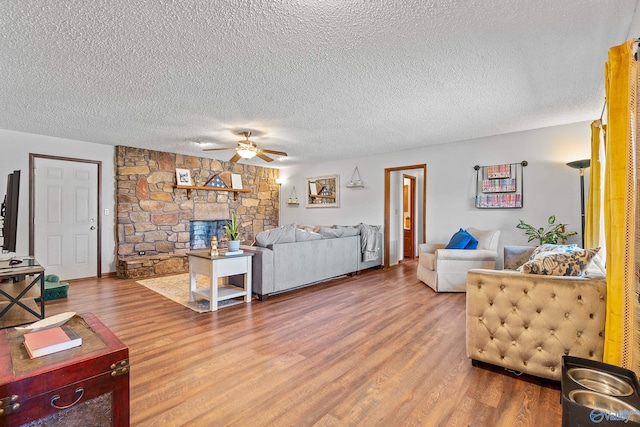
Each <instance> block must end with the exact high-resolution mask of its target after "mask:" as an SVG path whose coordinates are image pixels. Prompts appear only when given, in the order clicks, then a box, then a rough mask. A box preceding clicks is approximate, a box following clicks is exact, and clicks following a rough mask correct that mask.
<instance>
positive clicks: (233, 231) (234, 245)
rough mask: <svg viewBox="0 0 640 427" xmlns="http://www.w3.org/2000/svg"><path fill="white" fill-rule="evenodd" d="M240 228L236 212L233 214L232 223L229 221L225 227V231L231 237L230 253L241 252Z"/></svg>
mask: <svg viewBox="0 0 640 427" xmlns="http://www.w3.org/2000/svg"><path fill="white" fill-rule="evenodd" d="M239 228H240V223H239V222H238V217H237V216H236V213H235V212H231V221H228V222H227V224H226V225H225V226H224V231H225V232H226V233H227V236H228V237H229V251H230V252H234V251H238V250H240V240H238V237H239V236H240V232H239V231H238V229H239Z"/></svg>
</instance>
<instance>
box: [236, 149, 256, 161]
mask: <svg viewBox="0 0 640 427" xmlns="http://www.w3.org/2000/svg"><path fill="white" fill-rule="evenodd" d="M238 154H239V155H240V157H242V158H243V159H251V158H253V157H255V156H256V154H257V153H256V150H251V149H248V148H243V149H240V150H238Z"/></svg>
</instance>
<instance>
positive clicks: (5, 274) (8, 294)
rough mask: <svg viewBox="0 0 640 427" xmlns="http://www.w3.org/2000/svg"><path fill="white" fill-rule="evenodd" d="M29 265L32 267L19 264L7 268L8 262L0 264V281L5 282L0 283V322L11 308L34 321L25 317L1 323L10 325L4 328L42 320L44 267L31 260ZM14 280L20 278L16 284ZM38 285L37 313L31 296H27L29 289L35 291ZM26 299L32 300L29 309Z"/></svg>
mask: <svg viewBox="0 0 640 427" xmlns="http://www.w3.org/2000/svg"><path fill="white" fill-rule="evenodd" d="M31 263H32V265H27V266H24V267H22V266H21V265H20V264H18V265H17V266H15V267H9V264H8V261H7V262H4V261H3V262H2V263H0V279H5V280H7V281H6V282H2V283H0V321H3V320H4V319H3V316H5V314H7V313H8V312H9V310H10V309H11V307H13V306H18V307H21V308H22V309H24V310H25V311H26V312H27V313H28V314H30V315H32V316H33V317H35V319H34V318H29V317H25V318H24V319H22V320H17V321H15V322H3V324H4V323H11V324H10V325H5V327H8V326H18V325H23V324H26V323H32V322H34V321H36V320H40V319H44V304H45V302H44V298H43V296H44V267H42V266H41V265H39V264H38V262H37V261H36V260H34V259H31ZM5 264H6V266H5ZM15 278H20V279H21V280H19V281H17V282H16V281H15ZM38 284H39V285H40V292H39V293H40V295H39V296H40V310H39V311H40V312H39V313H38V311H37V307H36V306H35V302H33V296H32V295H30V294H29V291H30V290H31V289H37V285H38ZM28 298H32V304H31V305H32V306H31V307H30V306H29V305H28V303H29V301H28ZM12 320H13V319H12Z"/></svg>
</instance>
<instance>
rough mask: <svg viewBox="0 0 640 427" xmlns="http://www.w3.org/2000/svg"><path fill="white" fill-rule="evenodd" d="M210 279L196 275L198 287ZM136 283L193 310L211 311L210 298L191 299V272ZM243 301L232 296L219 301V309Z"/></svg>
mask: <svg viewBox="0 0 640 427" xmlns="http://www.w3.org/2000/svg"><path fill="white" fill-rule="evenodd" d="M208 280H209V278H208V277H206V276H201V275H197V276H196V282H197V285H198V287H206V286H208ZM136 283H138V284H140V285H142V286H144V287H146V288H148V289H151V290H152V291H154V292H157V293H159V294H160V295H162V296H164V297H166V298H169V299H170V300H172V301H175V302H177V303H178V304H182V305H184V306H185V307H188V308H190V309H191V310H193V311H197V312H198V313H204V312H207V311H209V301H208V300H206V299H198V300H196V301H189V273H183V274H176V275H172V276H164V277H154V278H152V279H144V280H138V281H136ZM242 302H243V298H232V299H228V300H224V301H218V309H220V308H222V307H230V306H232V305H236V304H241V303H242Z"/></svg>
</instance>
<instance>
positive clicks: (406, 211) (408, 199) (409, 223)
mask: <svg viewBox="0 0 640 427" xmlns="http://www.w3.org/2000/svg"><path fill="white" fill-rule="evenodd" d="M402 181H403V183H402V234H403V236H402V237H403V250H402V258H409V259H413V258H414V257H415V243H414V242H415V233H416V229H415V217H416V215H415V203H416V201H415V188H416V177H415V176H413V175H407V174H403V175H402Z"/></svg>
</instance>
